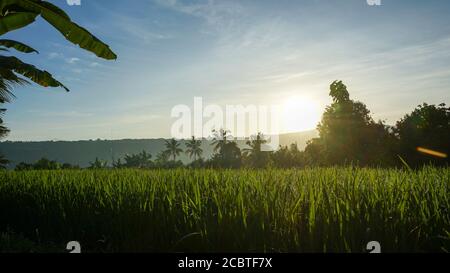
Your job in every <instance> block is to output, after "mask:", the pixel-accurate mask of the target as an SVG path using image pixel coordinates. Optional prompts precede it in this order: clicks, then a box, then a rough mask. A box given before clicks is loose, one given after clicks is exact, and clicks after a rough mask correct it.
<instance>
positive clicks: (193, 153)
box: [186, 136, 203, 161]
mask: <svg viewBox="0 0 450 273" xmlns="http://www.w3.org/2000/svg"><path fill="white" fill-rule="evenodd" d="M201 146H202V141H201V140H197V139H195V137H194V136H192V139H191V140H189V141H187V142H186V154H187V155H188V156H189V157H190V158H192V157H193V158H194V161H197V159H199V158H201V156H202V153H203V149H202V148H201Z"/></svg>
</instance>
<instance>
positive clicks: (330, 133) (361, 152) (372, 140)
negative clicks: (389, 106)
mask: <svg viewBox="0 0 450 273" xmlns="http://www.w3.org/2000/svg"><path fill="white" fill-rule="evenodd" d="M330 96H331V97H332V98H333V103H332V104H331V105H330V106H328V107H327V108H326V110H325V113H324V114H323V117H322V121H321V123H320V124H319V125H318V127H317V129H318V131H319V138H316V139H313V140H312V141H310V142H309V144H308V146H307V147H306V150H305V151H306V154H307V157H308V158H309V159H310V160H311V159H312V160H311V161H312V162H313V163H315V164H317V165H337V164H338V165H339V164H349V163H353V164H359V165H383V164H387V163H388V162H390V161H391V160H392V159H391V158H390V157H391V154H392V153H391V151H390V145H389V144H390V143H391V142H392V141H393V139H394V136H393V135H392V134H391V133H390V132H389V128H388V127H387V126H385V125H384V124H383V123H382V122H381V121H380V122H378V123H376V122H375V121H374V120H373V119H372V117H371V116H370V111H369V110H368V109H367V107H366V105H365V104H363V103H362V102H358V101H353V100H351V99H350V95H349V92H348V90H347V87H346V86H345V85H344V84H343V83H342V81H335V82H333V83H332V84H331V85H330Z"/></svg>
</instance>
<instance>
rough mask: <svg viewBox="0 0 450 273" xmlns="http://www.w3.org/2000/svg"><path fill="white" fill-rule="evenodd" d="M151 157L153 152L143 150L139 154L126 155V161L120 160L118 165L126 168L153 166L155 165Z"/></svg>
mask: <svg viewBox="0 0 450 273" xmlns="http://www.w3.org/2000/svg"><path fill="white" fill-rule="evenodd" d="M151 158H152V155H151V154H149V153H147V152H146V151H142V152H141V153H139V154H133V155H126V156H125V159H124V160H125V163H124V164H121V163H120V161H119V162H118V165H119V166H120V167H125V168H139V169H144V168H151V167H152V166H153V162H152V160H151ZM119 160H120V159H119Z"/></svg>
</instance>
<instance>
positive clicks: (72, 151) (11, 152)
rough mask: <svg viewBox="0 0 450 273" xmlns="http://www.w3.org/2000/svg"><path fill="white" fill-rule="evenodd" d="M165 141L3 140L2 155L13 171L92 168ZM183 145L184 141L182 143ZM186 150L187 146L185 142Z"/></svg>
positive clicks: (284, 140)
mask: <svg viewBox="0 0 450 273" xmlns="http://www.w3.org/2000/svg"><path fill="white" fill-rule="evenodd" d="M316 136H317V131H315V130H313V131H305V132H299V133H290V134H283V135H280V144H281V145H283V146H286V145H290V144H291V143H297V144H298V146H299V149H301V150H302V149H304V147H305V146H306V142H307V141H308V140H310V139H312V138H313V137H316ZM164 141H165V139H162V138H161V139H122V140H100V139H98V140H80V141H40V142H22V141H3V142H0V153H1V154H3V155H4V156H5V157H6V158H7V159H8V160H10V161H11V164H10V166H9V167H10V168H14V167H15V165H17V164H18V163H20V162H26V163H33V162H35V161H37V160H39V159H41V158H43V157H45V158H48V159H50V160H56V161H58V162H61V163H70V164H73V165H79V166H80V167H87V166H89V162H91V161H94V160H95V158H96V157H98V158H99V159H102V160H107V161H108V162H109V163H111V162H112V160H113V159H114V160H117V159H119V158H123V157H124V156H125V155H126V154H135V153H139V152H141V151H143V150H145V151H147V152H150V153H151V154H152V155H153V158H154V157H155V156H156V154H158V153H159V152H161V151H163V150H164V149H165V147H164ZM182 142H184V141H182ZM238 143H239V146H240V147H241V148H244V147H246V145H245V141H243V140H242V141H238ZM210 144H211V141H209V140H206V139H205V140H203V144H202V149H203V151H204V157H206V158H209V157H210V156H211V155H212V153H213V149H212V147H211V145H210ZM182 147H183V148H184V147H185V146H184V143H182ZM180 159H181V160H182V161H183V162H185V163H186V162H189V161H190V160H189V158H188V157H187V156H186V155H185V154H182V155H181V156H180Z"/></svg>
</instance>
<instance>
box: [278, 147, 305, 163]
mask: <svg viewBox="0 0 450 273" xmlns="http://www.w3.org/2000/svg"><path fill="white" fill-rule="evenodd" d="M271 158H272V164H273V165H274V166H275V167H278V168H298V167H303V166H304V165H305V160H304V152H302V151H300V150H299V149H298V145H297V143H292V144H291V145H290V146H289V147H288V146H280V147H279V149H278V150H276V151H275V152H273V153H272V154H271Z"/></svg>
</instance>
